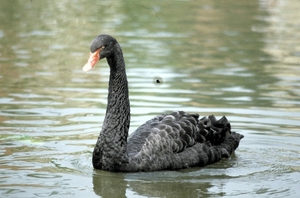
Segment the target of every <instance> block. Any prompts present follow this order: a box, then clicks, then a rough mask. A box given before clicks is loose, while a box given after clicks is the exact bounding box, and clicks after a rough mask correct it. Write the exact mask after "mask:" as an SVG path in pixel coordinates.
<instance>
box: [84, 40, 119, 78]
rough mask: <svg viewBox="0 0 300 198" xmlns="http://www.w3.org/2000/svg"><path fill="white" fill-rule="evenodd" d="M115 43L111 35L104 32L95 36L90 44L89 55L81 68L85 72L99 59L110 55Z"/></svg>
mask: <svg viewBox="0 0 300 198" xmlns="http://www.w3.org/2000/svg"><path fill="white" fill-rule="evenodd" d="M116 43H117V40H116V39H115V38H114V37H112V36H109V35H105V34H101V35H99V36H97V37H96V38H95V39H94V40H93V42H92V44H91V53H90V57H89V59H88V62H87V63H86V64H85V65H84V66H83V68H82V70H83V71H85V72H87V71H89V70H91V69H92V68H93V67H94V66H95V65H96V63H97V62H98V61H99V60H100V59H103V58H108V57H110V56H111V55H112V54H113V51H114V46H115V44H116Z"/></svg>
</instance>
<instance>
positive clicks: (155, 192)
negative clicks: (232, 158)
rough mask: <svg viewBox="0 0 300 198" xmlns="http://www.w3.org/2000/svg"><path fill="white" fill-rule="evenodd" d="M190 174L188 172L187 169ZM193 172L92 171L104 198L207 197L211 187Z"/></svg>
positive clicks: (197, 173)
mask: <svg viewBox="0 0 300 198" xmlns="http://www.w3.org/2000/svg"><path fill="white" fill-rule="evenodd" d="M190 171H191V170H190ZM199 172H201V169H199V168H198V170H196V171H192V172H188V171H184V172H180V171H162V172H151V173H111V172H106V171H99V170H95V172H94V174H93V185H94V191H95V193H96V194H97V195H99V196H101V197H103V198H105V197H110V198H111V197H134V196H136V197H143V196H145V197H172V198H177V197H178V198H182V197H199V196H201V197H203V196H204V197H206V196H205V195H208V196H209V195H211V194H210V193H209V192H208V191H209V189H210V188H212V187H213V186H214V185H213V184H212V183H211V180H209V181H208V180H207V179H206V178H204V177H205V176H204V175H203V174H199ZM219 176H220V175H219Z"/></svg>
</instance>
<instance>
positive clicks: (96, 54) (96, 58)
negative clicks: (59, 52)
mask: <svg viewBox="0 0 300 198" xmlns="http://www.w3.org/2000/svg"><path fill="white" fill-rule="evenodd" d="M100 51H101V49H98V50H96V51H95V52H94V53H92V52H91V53H90V57H89V60H88V61H87V63H86V64H85V65H84V66H83V68H82V70H83V71H85V72H88V71H90V70H91V69H93V67H94V66H95V65H96V63H97V62H98V61H99V59H100V55H99V54H100Z"/></svg>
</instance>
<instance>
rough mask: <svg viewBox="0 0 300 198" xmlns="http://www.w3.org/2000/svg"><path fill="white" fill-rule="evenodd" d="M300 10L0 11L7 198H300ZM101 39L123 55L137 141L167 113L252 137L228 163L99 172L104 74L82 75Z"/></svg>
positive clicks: (116, 7)
mask: <svg viewBox="0 0 300 198" xmlns="http://www.w3.org/2000/svg"><path fill="white" fill-rule="evenodd" d="M298 8H299V2H298V1H296V0H290V1H275V0H274V1H264V0H261V1H238V2H237V1H230V0H227V1H208V0H205V1H170V0H168V1H151V2H150V1H136V0H131V1H129V0H127V1H122V0H114V1H98V2H95V1H37V0H31V1H21V0H19V1H17V0H16V1H8V0H6V1H1V2H0V195H1V197H30V198H32V197H99V196H101V197H134V198H137V197H172V198H174V197H221V196H222V197H298V196H299V190H298V188H299V182H300V179H299V178H300V173H299V172H300V161H299V159H300V152H299V150H300V130H299V129H300V108H299V107H300V106H299V105H300V99H299V98H300V97H299V96H300V78H299V76H300V65H299V64H300V48H299V46H300V34H298V33H297V32H299V31H300V26H299V20H298V19H299V18H300V14H299V9H298ZM101 33H106V34H111V35H113V36H114V37H116V38H117V40H118V41H119V43H120V45H121V46H122V48H123V52H124V56H125V61H126V67H127V74H128V81H129V87H130V88H129V89H130V100H131V106H132V107H131V112H132V119H131V128H130V132H132V131H134V130H135V128H136V127H138V126H139V125H140V124H142V123H144V122H145V121H147V120H148V119H151V118H152V117H153V116H155V115H157V114H161V113H164V112H168V111H172V110H184V111H188V112H197V113H199V114H200V115H202V116H205V115H210V114H214V115H215V116H217V117H220V116H223V115H226V116H227V118H228V119H229V121H230V122H231V126H232V128H233V130H235V131H238V132H240V133H242V134H243V135H245V138H244V139H243V140H242V142H241V144H240V147H239V148H238V149H237V151H236V152H235V153H234V154H233V155H232V156H231V158H230V159H224V160H222V161H221V162H219V163H216V164H213V165H210V166H207V167H203V168H192V169H186V170H181V171H161V172H153V173H130V174H128V173H126V174H123V173H109V172H105V171H95V170H93V168H92V165H91V154H92V150H93V146H94V144H95V141H96V139H97V136H98V133H99V131H100V128H101V125H102V121H103V119H104V116H105V110H106V97H107V82H108V77H109V69H108V66H107V63H106V61H100V62H99V63H98V64H97V66H96V67H95V68H94V69H93V70H92V71H91V72H89V73H84V72H82V70H81V68H82V66H83V65H84V64H85V62H86V61H87V59H88V56H89V45H90V43H91V41H92V39H93V38H94V37H95V36H97V35H98V34H101ZM157 80H159V81H160V83H157Z"/></svg>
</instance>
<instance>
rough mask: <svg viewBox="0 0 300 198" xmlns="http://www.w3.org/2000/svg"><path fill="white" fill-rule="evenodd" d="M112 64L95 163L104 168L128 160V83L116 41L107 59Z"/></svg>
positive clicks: (95, 165) (114, 166)
mask: <svg viewBox="0 0 300 198" xmlns="http://www.w3.org/2000/svg"><path fill="white" fill-rule="evenodd" d="M107 62H108V64H109V66H110V78H109V88H108V99H107V100H108V102H107V109H106V115H105V119H104V122H103V126H102V131H101V133H100V135H99V138H98V141H97V143H96V146H95V149H94V154H93V165H94V167H95V168H101V169H106V170H110V169H117V167H118V166H120V165H121V164H123V163H126V162H127V160H128V159H127V155H126V147H127V136H128V130H129V124H130V104H129V98H128V83H127V77H126V72H125V63H124V58H123V53H122V50H121V47H120V46H119V44H118V43H117V44H115V50H114V54H113V55H112V56H111V57H109V58H107Z"/></svg>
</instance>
